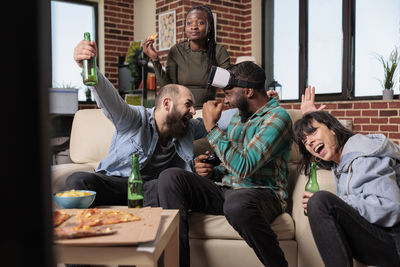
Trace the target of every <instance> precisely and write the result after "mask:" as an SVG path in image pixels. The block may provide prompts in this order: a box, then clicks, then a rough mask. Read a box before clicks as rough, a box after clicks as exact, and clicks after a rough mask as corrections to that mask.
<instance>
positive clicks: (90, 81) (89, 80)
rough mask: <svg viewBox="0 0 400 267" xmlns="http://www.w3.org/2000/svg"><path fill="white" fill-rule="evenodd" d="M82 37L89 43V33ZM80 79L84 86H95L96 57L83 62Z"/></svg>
mask: <svg viewBox="0 0 400 267" xmlns="http://www.w3.org/2000/svg"><path fill="white" fill-rule="evenodd" d="M83 36H84V38H85V40H86V41H89V42H90V33H88V32H85V33H84V34H83ZM82 77H83V84H84V85H96V84H97V71H96V56H93V57H92V58H91V59H85V60H83V66H82Z"/></svg>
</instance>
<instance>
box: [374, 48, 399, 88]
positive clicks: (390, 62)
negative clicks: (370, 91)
mask: <svg viewBox="0 0 400 267" xmlns="http://www.w3.org/2000/svg"><path fill="white" fill-rule="evenodd" d="M378 59H379V61H380V62H381V63H382V66H383V72H384V79H383V80H381V81H380V83H381V85H382V87H383V89H388V90H393V87H394V85H395V83H396V77H395V76H396V70H397V67H398V65H399V61H400V57H399V53H398V50H397V47H395V48H394V49H393V51H392V52H391V53H390V56H389V58H388V59H385V58H384V57H383V56H382V55H378Z"/></svg>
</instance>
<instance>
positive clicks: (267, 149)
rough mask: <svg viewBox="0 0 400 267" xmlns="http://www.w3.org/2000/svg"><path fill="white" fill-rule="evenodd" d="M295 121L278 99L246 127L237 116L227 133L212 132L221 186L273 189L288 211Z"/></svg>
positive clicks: (262, 109)
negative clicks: (288, 178)
mask: <svg viewBox="0 0 400 267" xmlns="http://www.w3.org/2000/svg"><path fill="white" fill-rule="evenodd" d="M291 131H292V121H291V118H290V116H289V114H288V113H287V112H286V110H285V109H283V108H282V107H280V106H279V105H278V102H277V101H276V99H275V98H273V99H272V100H270V101H269V102H268V103H267V104H265V105H264V106H263V107H261V108H260V109H259V110H257V112H255V113H254V114H253V115H252V116H251V117H250V118H249V119H248V120H247V121H246V122H245V123H242V122H241V121H240V116H239V114H238V113H236V114H235V115H234V116H233V117H232V120H231V122H230V124H229V126H228V130H227V132H226V133H225V132H224V131H222V130H221V129H219V128H218V127H215V128H214V129H212V130H211V131H210V132H209V133H208V135H207V139H208V141H209V143H210V144H211V146H212V147H213V148H214V150H215V153H216V154H217V155H218V157H219V158H220V159H221V161H222V164H221V165H220V166H218V167H216V168H215V171H216V172H217V173H218V172H219V173H221V171H222V175H223V177H222V182H220V183H218V184H220V185H225V186H230V187H234V188H257V187H259V188H271V189H272V190H273V191H274V192H275V194H276V196H277V197H278V199H279V200H280V201H281V203H282V207H283V209H285V207H286V199H287V196H288V194H287V174H288V161H289V154H290V148H291V144H292V134H291Z"/></svg>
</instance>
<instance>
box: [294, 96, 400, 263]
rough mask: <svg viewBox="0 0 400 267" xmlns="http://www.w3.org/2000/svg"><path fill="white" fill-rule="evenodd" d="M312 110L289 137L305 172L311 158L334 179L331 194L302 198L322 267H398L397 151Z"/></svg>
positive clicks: (399, 199)
mask: <svg viewBox="0 0 400 267" xmlns="http://www.w3.org/2000/svg"><path fill="white" fill-rule="evenodd" d="M308 93H310V92H309V91H308ZM303 102H304V97H303ZM312 110H314V111H312V112H309V113H306V114H305V115H304V116H303V118H302V119H300V120H298V121H297V122H296V123H295V125H294V134H295V139H296V142H297V144H298V145H299V147H300V152H301V155H302V162H301V166H302V169H304V171H305V173H306V174H307V173H308V171H309V168H308V166H309V165H310V163H311V161H312V158H313V157H315V158H317V162H318V164H319V166H320V167H322V168H331V169H332V172H333V176H334V179H335V184H336V190H337V195H335V194H332V193H330V192H327V191H319V192H317V193H315V194H312V193H308V192H304V193H303V207H304V209H306V211H307V214H308V218H309V221H310V226H311V231H312V233H313V236H314V240H315V243H316V244H317V247H318V250H319V252H320V254H321V257H322V259H323V261H324V263H325V265H326V266H328V267H330V266H332V267H337V266H341V267H344V266H353V261H352V259H353V258H355V259H356V260H358V261H359V262H362V263H364V264H368V265H376V266H400V147H399V146H398V145H396V144H394V143H393V142H391V141H390V140H389V139H388V138H386V137H385V136H384V135H382V134H370V135H362V134H356V133H354V132H352V131H350V130H348V129H346V128H345V127H344V126H342V124H341V123H340V122H339V121H338V120H337V119H336V118H335V117H333V116H332V115H330V114H329V113H327V112H325V111H317V110H316V109H315V106H314V107H313V108H312ZM303 111H304V110H303Z"/></svg>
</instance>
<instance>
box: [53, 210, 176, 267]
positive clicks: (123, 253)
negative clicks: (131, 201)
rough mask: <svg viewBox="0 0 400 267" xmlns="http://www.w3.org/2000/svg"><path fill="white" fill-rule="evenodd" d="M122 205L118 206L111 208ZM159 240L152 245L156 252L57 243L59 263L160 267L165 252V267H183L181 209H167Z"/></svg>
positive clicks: (119, 247)
mask: <svg viewBox="0 0 400 267" xmlns="http://www.w3.org/2000/svg"><path fill="white" fill-rule="evenodd" d="M111 208H118V207H111ZM159 227H160V228H159V232H158V236H157V239H156V240H155V241H154V242H152V244H150V245H151V246H153V251H150V252H146V251H138V246H75V245H68V246H67V245H60V244H55V245H54V249H55V253H56V261H57V263H68V264H99V265H110V264H114V265H115V264H119V265H135V266H137V267H150V266H151V267H156V266H157V262H158V259H159V258H160V256H161V254H162V253H163V252H164V266H165V267H177V266H179V215H178V210H163V211H162V212H161V222H160V226H159Z"/></svg>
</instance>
